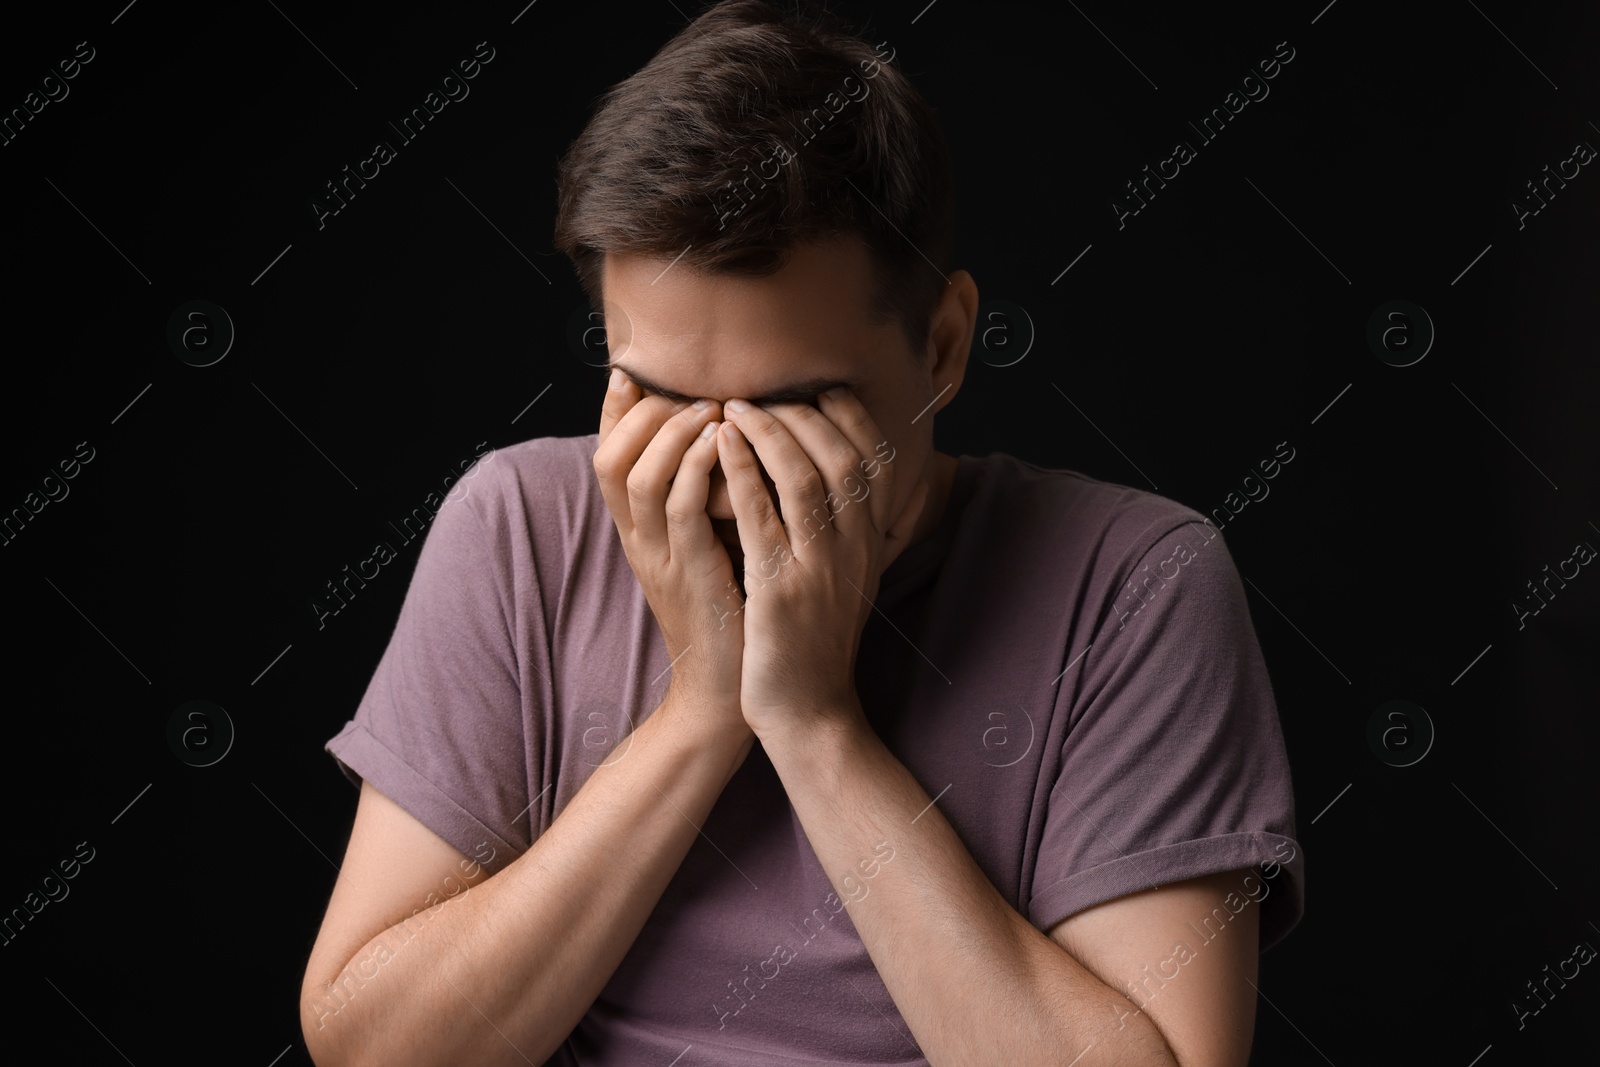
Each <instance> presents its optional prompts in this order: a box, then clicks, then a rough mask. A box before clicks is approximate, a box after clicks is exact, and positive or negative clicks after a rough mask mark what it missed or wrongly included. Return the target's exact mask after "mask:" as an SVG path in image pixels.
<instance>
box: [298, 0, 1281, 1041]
mask: <svg viewBox="0 0 1600 1067" xmlns="http://www.w3.org/2000/svg"><path fill="white" fill-rule="evenodd" d="M892 58H893V55H892V49H889V48H888V47H887V45H879V46H878V47H877V48H876V49H874V48H873V47H871V46H869V45H867V44H866V43H864V42H862V41H860V40H858V39H856V38H854V37H850V36H848V35H846V34H844V33H842V32H840V31H838V30H836V29H835V28H833V27H832V25H831V23H830V22H829V21H827V20H826V19H824V18H821V17H819V16H811V17H808V18H800V17H797V16H789V15H785V14H782V13H780V12H777V11H775V10H773V9H771V8H769V7H767V6H766V5H764V4H761V3H755V2H736V3H727V4H721V5H719V6H717V7H715V8H713V9H711V10H710V11H708V12H707V13H706V14H704V15H702V16H701V17H700V18H699V19H697V20H696V21H695V22H694V23H693V24H691V25H690V26H689V27H687V28H686V29H685V30H684V31H683V32H682V33H680V34H679V35H678V36H677V37H676V38H674V39H673V40H672V41H671V42H669V43H668V44H667V45H666V47H664V48H663V49H662V50H661V52H660V53H659V54H658V55H657V56H656V57H655V58H654V59H653V60H652V61H651V62H650V63H649V64H648V65H646V66H645V68H643V69H642V70H641V71H639V72H638V73H637V74H635V75H634V76H633V77H632V78H630V79H628V80H627V81H625V82H623V83H622V84H620V85H618V86H616V87H615V88H614V89H613V90H612V91H611V92H610V93H609V94H608V95H607V96H606V97H605V98H604V99H603V100H602V101H601V102H600V104H599V106H598V108H597V111H596V114H595V115H594V117H593V119H592V120H591V122H590V123H589V125H588V127H587V128H586V129H585V130H584V132H583V134H582V136H581V137H580V138H579V139H578V141H577V142H576V143H575V144H574V145H573V146H572V148H571V149H570V150H569V152H568V154H567V156H566V158H565V159H564V160H563V161H562V165H561V171H560V184H561V198H560V208H559V215H558V219H557V224H556V238H557V246H558V247H560V248H562V249H563V251H565V252H566V253H567V254H568V255H569V256H571V257H572V259H573V261H574V264H575V266H576V268H577V270H578V273H579V276H580V278H581V279H582V281H583V283H584V285H585V286H586V288H587V289H588V291H589V293H590V295H591V298H592V299H593V300H594V301H595V303H596V305H597V306H602V307H604V309H605V318H606V325H607V329H608V340H609V347H610V351H611V362H612V369H611V378H610V385H609V387H608V389H607V391H606V396H605V400H604V404H603V408H602V411H601V414H600V425H599V432H598V434H596V435H591V436H588V437H581V438H540V439H535V440H531V441H526V442H523V443H521V444H518V445H515V446H512V447H509V448H505V449H501V450H499V451H498V452H496V453H494V454H493V455H492V456H491V457H488V458H486V459H484V460H482V461H480V463H479V466H478V468H477V469H476V470H475V472H474V476H473V479H472V481H471V482H470V489H469V490H468V491H467V492H466V493H465V494H464V495H462V496H459V497H457V498H456V499H453V500H451V501H449V502H448V503H447V504H446V505H445V506H444V507H443V509H442V510H441V511H440V513H439V515H438V518H437V519H436V521H435V523H434V527H433V529H432V531H431V532H430V534H429V536H428V539H427V541H426V543H425V545H424V547H423V550H422V554H421V557H420V558H419V560H418V563H417V570H416V574H415V576H414V578H413V580H412V583H411V587H410V589H409V591H408V594H407V599H406V602H405V606H404V608H403V609H402V612H401V616H400V620H399V624H398V626H397V627H396V630H395V633H394V635H393V638H392V639H391V642H390V645H389V647H388V650H387V651H386V653H385V654H384V656H383V659H382V661H381V663H380V664H379V666H378V670H377V673H376V675H375V676H374V678H373V680H372V683H371V685H370V687H369V688H368V691H367V694H366V696H365V698H364V699H363V701H362V703H361V705H360V707H359V708H358V709H357V712H356V715H355V718H354V719H353V720H351V722H350V723H349V724H348V725H347V726H346V727H345V728H344V730H343V731H341V732H340V734H339V735H338V736H337V737H336V738H334V739H333V740H332V741H331V742H330V743H329V749H330V750H331V751H332V752H333V753H334V755H335V756H337V757H338V759H339V760H340V762H341V766H342V767H344V768H345V769H346V771H347V773H349V774H350V775H351V777H352V778H353V779H354V780H357V781H359V782H360V783H361V798H360V802H359V805H358V808H357V814H356V820H355V826H354V828H353V830H352V833H351V840H350V844H349V848H348V851H347V853H346V857H345V861H344V864H343V867H342V869H341V872H340V876H339V880H338V882H337V884H336V886H335V889H334V892H333V897H332V900H331V902H330V904H329V906H328V913H327V917H326V919H325V921H324V923H323V926H322V929H321V932H320V933H319V935H318V938H317V942H316V946H315V948H314V950H313V952H312V954H311V958H310V962H309V964H308V966H307V970H306V978H305V986H304V996H303V1008H302V1018H303V1025H304V1030H305V1035H306V1040H307V1044H308V1046H309V1047H310V1049H311V1051H312V1053H313V1055H314V1057H315V1058H316V1060H317V1062H318V1063H320V1064H325V1065H326V1064H347V1063H384V1064H425V1063H472V1064H498V1063H540V1062H546V1061H548V1062H551V1063H556V1064H562V1065H573V1067H576V1065H577V1064H583V1065H585V1067H593V1065H596V1064H643V1063H657V1064H662V1065H666V1064H671V1063H678V1064H682V1065H684V1067H688V1065H689V1064H727V1065H732V1064H749V1063H753V1062H757V1063H763V1064H769V1063H771V1064H813V1063H831V1064H843V1063H883V1062H900V1063H920V1062H931V1063H936V1064H994V1063H1015V1064H1036V1063H1038V1064H1042V1063H1052V1064H1065V1063H1075V1064H1079V1065H1082V1067H1089V1065H1095V1064H1119V1065H1129V1064H1150V1065H1155V1064H1164V1065H1174V1064H1181V1065H1183V1067H1223V1065H1232V1067H1243V1065H1244V1064H1245V1062H1246V1060H1247V1058H1248V1055H1249V1048H1250V1041H1251V1034H1252V1027H1253V1022H1254V1009H1255V988H1254V982H1255V978H1256V960H1257V955H1258V953H1259V952H1260V951H1261V950H1262V949H1263V948H1265V947H1267V946H1269V945H1271V944H1273V943H1275V942H1277V941H1278V940H1279V939H1281V938H1282V937H1283V936H1284V935H1285V934H1286V933H1287V932H1288V930H1289V929H1290V928H1291V927H1292V926H1293V925H1294V923H1295V922H1296V921H1297V920H1298V918H1299V915H1300V910H1301V901H1302V869H1303V860H1302V859H1301V857H1300V856H1299V854H1298V846H1297V845H1296V844H1295V842H1294V838H1293V834H1294V821H1293V820H1294V813H1293V799H1292V793H1291V790H1290V782H1289V774H1288V767H1287V762H1286V759H1285V754H1284V748H1283V741H1282V736H1281V732H1280V729H1279V725H1278V720H1277V712H1276V708H1275V706H1274V702H1273V699H1272V693H1271V688H1270V684H1269V680H1268V677H1267V673H1266V670H1265V667H1264V665H1263V663H1262V659H1261V654H1260V650H1259V647H1258V645H1257V642H1256V638H1255V634H1254V631H1253V630H1252V628H1251V623H1250V618H1249V613H1248V608H1247V606H1246V602H1245V598H1244V594H1243V590H1242V588H1241V585H1240V582H1239V579H1238V576H1237V573H1236V571H1235V569H1234V566H1233V563H1232V560H1231V558H1230V557H1229V555H1228V552H1227V549H1226V548H1225V546H1224V544H1223V542H1222V540H1221V539H1220V537H1219V536H1218V535H1217V533H1216V531H1215V529H1214V528H1211V527H1208V526H1207V525H1206V524H1205V520H1204V519H1202V518H1201V517H1200V516H1199V515H1198V514H1197V513H1195V512H1193V511H1191V510H1190V509H1188V508H1186V507H1183V506H1181V505H1178V504H1176V503H1174V502H1172V501H1169V500H1165V499H1163V498H1161V497H1158V496H1154V495H1152V494H1149V493H1145V492H1141V491H1138V490H1134V489H1129V488H1125V487H1122V486H1117V485H1113V484H1109V483H1106V482H1101V481H1097V480H1095V479H1092V478H1088V477H1085V476H1083V475H1081V474H1076V473H1073V472H1068V471H1048V470H1043V469H1040V468H1038V467H1034V466H1032V465H1030V464H1028V463H1025V462H1023V461H1021V460H1017V459H1014V458H1012V457H1009V456H1006V455H1003V454H994V455H990V456H988V457H985V458H981V459H979V458H975V457H972V456H960V457H953V456H949V455H946V454H943V453H940V452H938V451H936V450H935V449H934V448H933V421H934V417H935V415H936V413H937V412H938V411H939V410H940V409H942V408H943V407H944V406H945V405H947V404H949V403H950V402H951V401H952V400H953V399H954V397H955V396H956V395H957V393H958V391H959V389H960V386H961V381H962V377H963V374H964V372H965V368H966V360H967V353H968V349H969V346H970V345H971V342H972V336H973V330H974V324H975V321H976V317H977V307H978V295H977V289H976V286H975V284H974V282H973V280H972V278H971V277H970V276H969V275H968V274H967V273H965V272H964V271H951V270H948V268H947V264H948V261H949V258H950V255H951V245H952V229H953V224H952V211H951V181H950V169H949V163H948V159H947V157H946V154H945V149H944V142H943V140H942V136H941V134H940V132H939V129H938V125H937V122H936V121H935V119H934V117H933V114H932V112H931V109H930V108H929V107H928V105H927V104H926V102H925V101H924V100H923V99H922V98H921V97H920V96H919V95H918V94H917V92H916V91H915V89H914V88H913V87H912V86H911V85H910V83H909V82H908V81H907V80H906V78H905V77H904V75H903V74H901V73H900V72H899V71H898V70H897V69H896V68H895V67H894V65H893V63H892ZM758 742H759V743H758Z"/></svg>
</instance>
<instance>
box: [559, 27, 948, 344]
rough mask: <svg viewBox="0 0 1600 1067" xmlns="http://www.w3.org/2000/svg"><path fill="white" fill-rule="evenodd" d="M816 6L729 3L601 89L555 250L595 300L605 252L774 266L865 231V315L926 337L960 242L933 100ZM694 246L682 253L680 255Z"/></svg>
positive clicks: (712, 268) (569, 184)
mask: <svg viewBox="0 0 1600 1067" xmlns="http://www.w3.org/2000/svg"><path fill="white" fill-rule="evenodd" d="M886 45H887V42H884V43H882V44H880V45H878V49H877V50H876V51H875V50H874V49H873V48H872V47H871V46H869V45H868V44H867V43H866V42H865V41H863V40H861V39H860V38H859V37H856V36H854V35H852V34H851V33H850V32H848V31H847V30H846V28H845V27H844V26H843V25H842V24H841V23H839V22H838V21H837V20H836V18H835V17H834V16H833V15H832V14H830V13H828V12H826V11H820V10H817V9H814V8H810V7H809V6H801V7H800V8H798V9H796V10H793V11H787V10H780V9H778V8H777V7H774V6H773V5H771V4H769V3H765V2H763V0H725V2H723V3H719V4H716V5H715V6H713V7H711V8H709V9H707V10H706V11H704V12H703V13H702V14H701V15H700V16H699V17H698V18H696V19H695V20H694V21H693V22H691V23H690V24H689V25H688V26H686V27H685V28H684V29H683V30H682V31H680V32H679V33H678V34H677V35H676V36H675V37H673V38H672V40H670V41H668V42H667V43H666V44H665V45H664V46H662V48H661V50H660V51H659V52H657V53H656V54H655V56H654V57H653V58H652V59H651V60H650V62H648V63H646V64H645V65H644V66H643V67H642V68H640V69H639V70H638V71H637V72H636V73H635V74H633V75H632V76H631V77H629V78H628V79H627V80H625V81H622V82H619V83H618V84H616V85H614V86H612V87H611V88H610V89H609V90H607V91H606V92H605V93H604V94H603V95H602V96H601V97H600V99H599V100H598V101H597V102H596V104H595V108H594V112H593V114H592V116H591V117H590V119H589V122H588V124H587V125H586V126H585V127H584V130H583V132H582V133H581V134H580V135H579V136H578V138H577V140H575V141H574V142H573V143H572V145H571V146H570V147H569V148H568V149H567V152H566V154H565V155H564V156H563V157H562V159H561V162H560V164H559V166H558V168H557V177H556V183H557V188H558V206H557V211H556V224H555V241H554V243H555V247H556V248H558V249H559V250H561V251H562V252H563V253H565V254H566V255H567V256H568V258H570V259H571V260H572V263H573V266H574V267H575V268H576V270H577V273H578V280H579V281H580V282H581V283H582V285H583V289H584V292H585V293H586V294H587V295H588V297H589V301H590V303H591V304H592V305H593V306H594V307H596V308H599V307H601V306H602V294H601V291H600V290H601V281H602V279H601V273H602V271H601V267H602V263H603V260H604V257H605V254H606V253H607V252H611V253H616V254H622V255H648V256H660V257H676V256H678V255H680V253H681V254H682V259H681V260H680V262H681V263H682V264H686V265H689V266H691V267H694V268H696V269H699V270H703V271H708V272H714V273H729V274H741V275H746V276H755V277H759V276H765V275H770V274H772V273H774V272H776V271H778V270H780V269H781V268H782V267H783V266H784V263H785V262H786V261H787V259H788V255H789V253H790V251H791V250H792V249H793V248H794V247H795V246H796V245H797V244H800V243H802V242H807V241H811V240H817V239H827V238H832V237H839V236H855V237H859V238H860V239H861V240H862V241H864V242H865V244H866V246H867V248H868V250H869V252H870V253H871V256H872V261H873V266H874V276H875V280H876V286H875V290H876V291H875V292H874V293H873V296H872V302H871V305H870V307H871V315H872V319H873V321H875V322H878V323H884V322H889V321H892V320H895V319H898V320H899V322H900V325H901V328H902V331H903V332H904V334H905V336H906V339H907V341H908V342H909V343H910V345H911V348H912V351H913V352H914V353H916V354H919V355H920V354H921V351H922V349H923V348H924V346H925V345H926V343H927V338H928V331H929V327H930V324H931V320H932V316H933V310H934V307H935V306H936V305H937V303H938V299H939V295H940V290H941V289H942V288H943V287H944V277H943V274H944V272H945V271H946V269H947V268H948V265H949V260H950V257H951V254H952V244H953V239H954V233H953V231H954V227H955V222H954V203H953V200H954V196H953V189H952V184H953V183H952V179H951V172H950V158H949V153H948V149H947V148H946V145H945V140H944V135H943V133H942V132H941V130H940V129H939V123H938V120H937V118H936V117H935V115H934V112H933V109H932V107H930V106H929V104H928V102H927V101H926V100H925V99H923V97H922V95H921V94H920V93H919V92H917V90H916V88H915V86H913V85H912V84H911V82H910V80H909V79H907V78H906V76H905V75H904V74H903V73H901V72H900V70H899V69H898V68H896V67H894V66H893V65H892V64H891V63H890V62H889V60H891V59H892V58H893V49H889V50H888V52H887V53H885V52H884V51H883V50H884V48H885V46H886ZM685 248H687V249H688V250H687V251H686V252H685Z"/></svg>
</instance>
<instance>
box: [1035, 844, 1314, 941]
mask: <svg viewBox="0 0 1600 1067" xmlns="http://www.w3.org/2000/svg"><path fill="white" fill-rule="evenodd" d="M1280 844H1287V845H1289V846H1290V848H1291V849H1293V854H1292V856H1291V858H1290V859H1289V860H1284V859H1282V857H1281V854H1280V853H1279V852H1278V847H1279V846H1280ZM1298 857H1299V848H1298V846H1297V843H1296V842H1295V841H1294V839H1293V838H1290V837H1285V836H1283V835H1282V834H1274V833H1268V832H1266V831H1262V830H1247V831H1240V832H1238V833H1232V834H1223V835H1221V836H1219V837H1206V838H1201V839H1199V840H1196V841H1180V842H1178V843H1176V844H1172V845H1163V846H1161V847H1159V848H1153V849H1149V850H1147V851H1145V852H1139V853H1136V854H1134V855H1132V856H1123V857H1119V858H1117V859H1114V860H1111V861H1110V862H1108V863H1102V864H1100V865H1099V866H1097V867H1091V868H1090V869H1089V870H1086V871H1079V872H1078V873H1077V874H1074V875H1072V876H1071V877H1068V878H1064V879H1062V880H1061V881H1059V882H1056V883H1054V884H1052V885H1049V886H1046V887H1045V888H1044V889H1043V890H1041V891H1040V892H1037V893H1035V894H1034V895H1033V899H1032V900H1030V901H1029V903H1028V920H1029V921H1030V922H1031V923H1033V925H1034V926H1035V927H1037V928H1038V929H1040V930H1042V931H1048V930H1049V929H1050V928H1051V927H1052V926H1054V925H1055V924H1056V923H1058V922H1060V921H1061V920H1062V919H1065V918H1068V917H1070V916H1072V915H1076V914H1077V913H1078V912H1080V911H1083V910H1085V909H1087V908H1091V907H1094V906H1095V905H1096V904H1104V903H1105V902H1106V901H1108V900H1115V899H1117V898H1118V897H1124V896H1127V895H1128V894H1130V893H1137V892H1139V891H1140V890H1144V889H1151V888H1154V887H1156V886H1161V885H1169V884H1171V883H1173V882H1181V881H1184V880H1186V879H1189V878H1199V877H1202V876H1204V875H1208V874H1219V873H1221V872H1223V871H1233V870H1241V869H1244V868H1253V867H1257V866H1261V865H1263V864H1269V863H1277V864H1278V865H1279V868H1280V869H1279V872H1278V873H1279V874H1280V875H1282V876H1283V878H1284V879H1285V884H1280V885H1272V883H1273V882H1275V881H1276V880H1277V879H1276V878H1271V879H1268V878H1266V876H1258V877H1261V878H1262V879H1263V881H1264V882H1266V884H1268V885H1270V886H1271V890H1272V892H1277V893H1287V897H1286V900H1287V910H1283V909H1284V908H1285V905H1283V904H1280V905H1278V907H1277V908H1276V909H1274V912H1273V913H1264V915H1263V922H1262V925H1261V951H1262V952H1265V951H1266V950H1267V949H1269V948H1271V947H1272V946H1273V945H1275V944H1277V943H1278V942H1279V941H1282V940H1283V938H1284V937H1285V936H1287V935H1288V933H1289V931H1290V930H1292V929H1293V928H1294V927H1295V926H1296V925H1297V924H1298V923H1299V921H1300V916H1301V914H1302V913H1303V911H1304V902H1303V892H1304V891H1303V889H1302V886H1301V882H1300V878H1299V876H1298V874H1297V873H1296V871H1295V870H1293V869H1291V868H1292V867H1294V866H1295V860H1296V859H1297V858H1298ZM1261 899H1262V900H1263V901H1264V900H1266V899H1268V897H1267V896H1263V897H1261ZM1266 914H1274V916H1275V917H1274V919H1273V920H1272V921H1271V922H1267V921H1265V918H1266Z"/></svg>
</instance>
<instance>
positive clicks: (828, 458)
mask: <svg viewBox="0 0 1600 1067" xmlns="http://www.w3.org/2000/svg"><path fill="white" fill-rule="evenodd" d="M765 410H766V411H767V412H769V413H770V414H771V415H772V416H773V417H774V418H776V419H777V420H778V421H779V422H780V423H782V424H783V427H784V429H786V430H788V431H789V435H790V436H791V437H793V438H794V439H795V441H796V442H797V443H798V444H799V445H800V447H801V448H802V449H804V450H805V454H806V457H807V459H809V460H810V461H811V465H812V466H813V467H815V468H816V470H817V473H818V474H820V475H821V476H822V483H823V489H824V496H823V506H822V508H821V509H819V510H817V511H813V512H811V513H810V514H808V515H805V516H803V517H802V518H801V525H802V526H803V527H804V530H803V531H801V532H797V531H796V530H795V529H794V527H793V525H792V524H791V526H790V530H789V536H790V540H791V541H792V542H793V543H795V544H796V545H798V544H799V543H800V541H802V540H803V541H805V542H807V543H809V542H811V541H813V540H815V539H816V538H817V536H818V535H820V534H822V533H823V532H824V531H825V530H831V529H833V528H834V526H835V523H836V522H837V523H840V524H842V525H840V526H839V529H840V531H841V532H846V531H848V532H854V531H855V530H857V529H864V528H867V527H869V526H870V527H871V529H872V530H873V531H874V532H876V531H877V529H878V527H877V526H876V525H875V524H874V522H873V515H872V513H871V512H870V511H868V510H867V509H866V508H864V507H861V508H855V509H853V510H852V511H851V513H850V514H849V515H847V516H846V515H843V512H844V511H845V510H846V509H847V508H848V505H849V504H851V503H860V502H861V501H863V500H865V499H866V498H867V495H868V494H869V493H870V492H871V489H870V487H869V486H868V485H867V483H866V481H865V480H864V478H863V475H862V473H861V466H860V465H861V462H862V461H861V454H860V453H859V452H858V451H857V449H856V446H855V445H854V444H852V443H851V441H850V439H849V438H847V437H846V436H845V435H844V433H843V431H842V430H841V429H840V428H839V427H838V426H837V425H835V424H834V422H833V420H832V419H830V418H829V417H828V416H827V415H825V414H823V413H822V412H821V411H818V410H817V409H816V408H814V407H812V406H811V405H809V404H801V403H783V404H773V405H772V406H770V407H768V408H766V409H765ZM841 516H842V517H841Z"/></svg>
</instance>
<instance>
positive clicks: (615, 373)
mask: <svg viewBox="0 0 1600 1067" xmlns="http://www.w3.org/2000/svg"><path fill="white" fill-rule="evenodd" d="M608 388H611V389H621V388H622V371H620V370H618V369H617V368H616V367H612V368H611V382H610V384H609V385H608Z"/></svg>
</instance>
